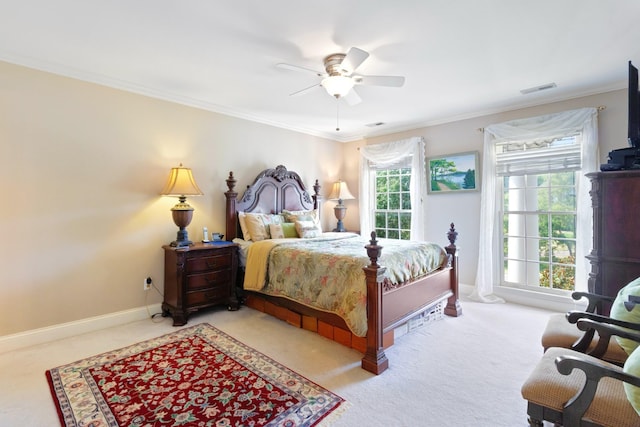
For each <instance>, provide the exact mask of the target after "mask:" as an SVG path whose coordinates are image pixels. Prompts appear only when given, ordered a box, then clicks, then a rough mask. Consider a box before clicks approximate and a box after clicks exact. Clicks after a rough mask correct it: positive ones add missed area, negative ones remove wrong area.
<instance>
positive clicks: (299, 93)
mask: <svg viewBox="0 0 640 427" xmlns="http://www.w3.org/2000/svg"><path fill="white" fill-rule="evenodd" d="M318 86H320V83H316V84H314V85H313V86H309V87H305V88H304V89H300V90H298V91H296V92H293V93H290V94H289V96H300V95H304V94H306V93H308V92H311V91H312V90H313V89H315V88H316V87H318Z"/></svg>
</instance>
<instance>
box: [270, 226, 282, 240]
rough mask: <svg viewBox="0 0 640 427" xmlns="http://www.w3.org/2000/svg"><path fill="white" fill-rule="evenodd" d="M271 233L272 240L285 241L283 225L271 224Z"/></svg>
mask: <svg viewBox="0 0 640 427" xmlns="http://www.w3.org/2000/svg"><path fill="white" fill-rule="evenodd" d="M269 233H271V238H272V239H284V231H283V230H282V224H269Z"/></svg>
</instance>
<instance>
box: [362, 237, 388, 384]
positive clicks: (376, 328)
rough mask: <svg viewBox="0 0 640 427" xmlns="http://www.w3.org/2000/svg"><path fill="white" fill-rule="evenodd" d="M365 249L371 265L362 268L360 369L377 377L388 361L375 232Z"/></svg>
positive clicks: (378, 247) (379, 249)
mask: <svg viewBox="0 0 640 427" xmlns="http://www.w3.org/2000/svg"><path fill="white" fill-rule="evenodd" d="M365 248H366V249H367V255H368V256H369V260H370V261H371V264H369V265H368V266H366V267H364V268H363V270H364V275H365V278H366V282H367V351H366V353H365V354H364V357H363V358H362V368H363V369H365V370H367V371H369V372H373V373H374V374H376V375H378V374H380V373H382V372H384V371H385V370H386V369H387V368H388V367H389V360H388V359H387V355H386V354H385V353H384V348H383V344H382V279H383V275H384V272H385V270H386V268H384V267H381V266H379V265H378V258H380V255H381V254H382V246H379V245H378V241H377V240H376V233H375V231H372V232H371V240H370V242H369V244H368V245H366V246H365Z"/></svg>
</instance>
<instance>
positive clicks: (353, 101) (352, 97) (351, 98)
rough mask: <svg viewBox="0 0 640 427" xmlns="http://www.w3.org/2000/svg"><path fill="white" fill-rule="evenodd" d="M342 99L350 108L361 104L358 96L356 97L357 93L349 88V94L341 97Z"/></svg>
mask: <svg viewBox="0 0 640 427" xmlns="http://www.w3.org/2000/svg"><path fill="white" fill-rule="evenodd" d="M343 98H344V100H345V101H346V102H347V104H349V105H351V106H354V105H357V104H360V103H361V102H362V98H360V95H358V92H356V90H355V89H354V88H351V90H350V91H349V93H347V94H346V95H345V96H343Z"/></svg>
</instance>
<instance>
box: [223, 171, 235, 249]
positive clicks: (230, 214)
mask: <svg viewBox="0 0 640 427" xmlns="http://www.w3.org/2000/svg"><path fill="white" fill-rule="evenodd" d="M235 186H236V179H235V178H234V177H233V172H229V178H227V187H228V188H229V191H225V193H224V195H225V197H226V198H227V211H226V214H225V216H226V219H227V223H226V229H225V237H226V238H227V239H226V240H227V241H229V242H230V241H232V240H233V239H235V238H236V237H237V236H236V232H237V230H238V218H237V217H236V215H237V212H236V200H237V197H238V193H237V192H235V191H234V188H235Z"/></svg>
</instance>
